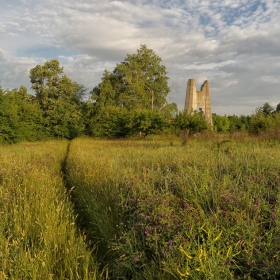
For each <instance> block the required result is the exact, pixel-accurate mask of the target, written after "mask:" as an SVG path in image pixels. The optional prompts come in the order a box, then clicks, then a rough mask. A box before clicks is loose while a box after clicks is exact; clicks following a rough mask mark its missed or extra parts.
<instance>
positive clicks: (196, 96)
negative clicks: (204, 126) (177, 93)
mask: <svg viewBox="0 0 280 280" xmlns="http://www.w3.org/2000/svg"><path fill="white" fill-rule="evenodd" d="M185 110H187V111H188V113H193V112H194V111H200V112H202V114H203V116H204V118H205V119H206V121H207V123H208V124H210V125H211V126H212V125H213V122H212V111H211V101H210V86H209V81H208V80H206V81H205V82H204V83H203V84H202V86H201V89H200V91H197V90H196V83H195V79H189V80H188V83H187V92H186V100H185Z"/></svg>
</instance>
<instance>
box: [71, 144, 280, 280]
mask: <svg viewBox="0 0 280 280" xmlns="http://www.w3.org/2000/svg"><path fill="white" fill-rule="evenodd" d="M279 163H280V146H279V143H277V142H259V141H257V140H250V139H245V140H244V141H241V140H231V141H223V140H213V141H211V140H210V141H196V140H192V141H189V142H187V143H186V145H182V144H181V143H180V142H173V143H172V144H171V143H169V142H161V141H145V142H137V141H93V140H90V139H77V140H74V141H73V142H72V144H71V148H70V155H69V158H68V162H67V168H66V170H67V176H68V177H67V178H68V187H69V188H73V189H72V195H73V201H74V203H75V207H76V211H77V214H78V216H79V223H80V225H81V226H82V227H83V228H84V229H85V230H86V233H87V236H88V239H89V240H91V241H92V242H93V244H95V243H98V245H97V246H98V253H99V258H100V261H101V262H102V266H103V267H106V269H107V270H108V273H109V275H110V277H111V278H112V279H119V278H121V279H130V278H133V279H238V278H239V277H240V278H241V279H243V277H247V278H248V277H251V278H252V279H257V278H258V277H259V278H261V277H270V278H271V279H277V277H278V276H279V269H278V266H279V244H280V236H279V185H280V179H279V177H280V176H279V175H280V171H279ZM188 256H190V257H191V258H188Z"/></svg>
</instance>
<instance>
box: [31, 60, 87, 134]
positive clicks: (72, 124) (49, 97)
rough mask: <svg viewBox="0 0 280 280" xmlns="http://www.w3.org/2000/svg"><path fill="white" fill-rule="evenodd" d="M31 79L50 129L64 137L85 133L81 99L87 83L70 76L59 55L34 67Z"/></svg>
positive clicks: (51, 131) (50, 131)
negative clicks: (65, 72)
mask: <svg viewBox="0 0 280 280" xmlns="http://www.w3.org/2000/svg"><path fill="white" fill-rule="evenodd" d="M30 80H31V83H32V89H33V90H34V91H35V93H36V98H37V100H38V102H39V104H40V107H41V109H42V110H43V116H44V118H45V119H46V121H47V129H48V131H49V133H51V134H52V135H53V136H56V137H61V138H73V137H76V136H78V135H79V134H81V133H82V131H83V124H82V114H81V106H80V103H81V102H82V100H81V98H82V96H83V94H84V92H85V89H84V87H83V86H81V85H79V84H77V83H76V82H74V81H72V80H70V79H69V78H68V77H67V76H66V75H65V74H64V73H63V67H60V65H59V61H58V60H56V59H54V60H51V61H47V62H45V64H44V65H43V66H41V65H37V66H36V67H35V68H33V69H31V71H30Z"/></svg>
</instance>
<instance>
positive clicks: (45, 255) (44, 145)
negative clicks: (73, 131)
mask: <svg viewBox="0 0 280 280" xmlns="http://www.w3.org/2000/svg"><path fill="white" fill-rule="evenodd" d="M67 146H68V142H67V141H49V142H39V143H22V144H17V145H12V146H0V163H1V164H0V218H1V223H0V279H9V280H10V279H98V274H97V269H96V268H97V266H96V263H95V260H94V258H93V257H92V254H91V253H92V252H91V250H90V249H87V248H86V245H85V244H86V243H85V240H84V237H83V236H82V235H81V234H80V232H79V231H77V229H76V226H75V217H74V214H73V209H72V205H71V203H70V202H69V200H68V198H67V197H68V196H67V194H66V192H65V187H64V183H63V176H62V174H61V168H62V165H63V162H64V161H65V157H66V152H67Z"/></svg>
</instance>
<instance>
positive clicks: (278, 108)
mask: <svg viewBox="0 0 280 280" xmlns="http://www.w3.org/2000/svg"><path fill="white" fill-rule="evenodd" d="M275 111H276V112H280V103H278V104H277V106H276V110H275Z"/></svg>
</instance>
